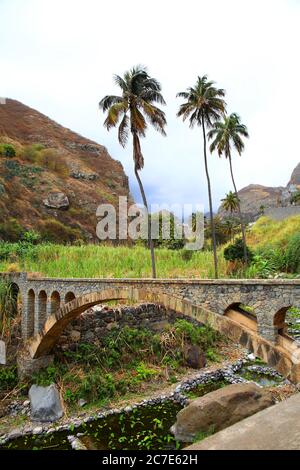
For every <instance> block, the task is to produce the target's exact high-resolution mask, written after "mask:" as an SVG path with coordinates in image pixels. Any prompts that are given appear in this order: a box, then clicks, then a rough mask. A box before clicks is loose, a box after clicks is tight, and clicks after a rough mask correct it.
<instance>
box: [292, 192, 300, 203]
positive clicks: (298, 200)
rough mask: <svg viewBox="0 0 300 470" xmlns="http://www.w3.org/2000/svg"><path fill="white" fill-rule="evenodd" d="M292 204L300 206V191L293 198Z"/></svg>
mask: <svg viewBox="0 0 300 470" xmlns="http://www.w3.org/2000/svg"><path fill="white" fill-rule="evenodd" d="M291 204H300V191H296V192H295V193H294V194H293V195H292V196H291Z"/></svg>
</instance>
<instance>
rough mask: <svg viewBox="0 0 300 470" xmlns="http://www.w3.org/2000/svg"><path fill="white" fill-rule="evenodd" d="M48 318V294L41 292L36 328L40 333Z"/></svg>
mask: <svg viewBox="0 0 300 470" xmlns="http://www.w3.org/2000/svg"><path fill="white" fill-rule="evenodd" d="M46 317H47V294H46V292H45V291H44V290H41V291H40V293H39V296H38V318H37V325H36V328H37V329H38V331H40V330H41V329H42V328H43V325H44V323H45V321H46Z"/></svg>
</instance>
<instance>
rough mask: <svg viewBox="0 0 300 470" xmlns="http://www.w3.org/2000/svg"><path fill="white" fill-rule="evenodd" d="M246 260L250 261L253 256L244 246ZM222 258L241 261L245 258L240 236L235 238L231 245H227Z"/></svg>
mask: <svg viewBox="0 0 300 470" xmlns="http://www.w3.org/2000/svg"><path fill="white" fill-rule="evenodd" d="M246 251H247V260H249V261H251V259H252V258H253V253H252V251H251V250H250V249H249V248H248V247H247V246H246ZM224 258H225V259H226V260H227V261H242V260H243V259H244V258H245V245H244V241H243V240H242V239H241V238H237V239H236V240H235V242H234V243H233V244H232V245H229V246H227V247H226V248H225V250H224Z"/></svg>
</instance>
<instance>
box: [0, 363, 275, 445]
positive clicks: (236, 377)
mask: <svg viewBox="0 0 300 470" xmlns="http://www.w3.org/2000/svg"><path fill="white" fill-rule="evenodd" d="M230 374H231V375H230ZM198 377H199V378H198V380H196V382H195V381H192V382H191V381H188V382H185V383H184V384H182V385H180V386H179V387H177V389H176V390H177V394H178V393H179V394H180V397H181V398H180V397H179V396H178V397H177V396H176V393H175V394H173V396H172V397H171V398H168V397H166V399H164V400H160V399H159V398H158V399H153V400H151V403H147V402H146V403H141V404H139V405H135V406H133V407H131V408H130V410H128V409H125V410H117V412H115V413H114V414H108V415H106V416H104V417H102V418H97V419H95V420H93V421H91V422H87V423H82V424H81V425H80V426H79V427H76V429H75V426H74V428H72V426H70V427H69V430H67V431H56V432H53V433H49V434H47V433H46V434H45V433H43V434H38V435H26V436H23V437H20V438H17V439H14V440H11V441H9V442H7V443H6V444H4V445H2V446H0V449H28V450H29V449H31V450H32V449H33V450H71V449H72V446H71V443H70V440H69V439H68V436H70V435H73V436H76V437H78V439H79V441H80V443H82V444H83V445H84V446H85V447H86V448H88V449H93V450H112V449H122V450H152V449H155V450H172V449H181V448H183V447H185V446H186V445H187V444H185V443H182V442H179V441H175V439H174V437H173V435H172V434H171V433H170V427H171V426H172V425H173V424H174V422H175V421H176V415H177V413H178V412H179V411H180V410H181V409H182V408H183V407H184V403H183V401H184V400H186V399H193V398H197V397H201V396H203V395H205V394H206V393H209V392H211V391H213V390H217V389H219V388H221V387H224V386H226V385H228V384H230V383H238V382H245V381H252V382H256V383H257V384H258V385H260V386H262V387H266V386H268V387H270V386H278V385H280V384H281V383H283V382H284V378H283V377H282V376H280V374H278V373H277V372H276V371H275V370H274V369H271V368H269V367H268V366H266V364H263V363H261V362H259V361H241V362H240V363H239V365H238V366H236V367H234V368H232V369H231V372H230V373H229V375H228V370H226V373H224V371H222V370H219V371H217V373H216V372H214V373H202V374H199V376H198ZM199 381H200V383H199ZM179 398H180V399H179Z"/></svg>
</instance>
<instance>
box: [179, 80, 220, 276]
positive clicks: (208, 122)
mask: <svg viewBox="0 0 300 470" xmlns="http://www.w3.org/2000/svg"><path fill="white" fill-rule="evenodd" d="M177 96H178V97H180V98H184V99H185V100H186V101H185V103H183V104H181V106H180V108H179V111H178V113H177V116H178V117H182V119H183V121H185V120H186V119H187V118H189V122H190V127H191V128H193V127H194V126H195V125H197V126H200V127H202V133H203V150H204V164H205V172H206V178H207V188H208V200H209V212H210V226H211V234H212V248H213V252H214V268H215V277H216V278H217V277H218V260H217V244H216V231H215V225H214V219H213V207H212V194H211V184H210V177H209V171H208V164H207V150H206V128H211V127H212V126H213V123H214V122H215V121H217V120H219V119H220V118H221V116H222V115H223V114H224V112H225V106H226V104H225V101H224V99H223V97H224V96H225V91H224V90H222V89H220V88H216V87H215V86H214V82H213V81H209V80H208V78H207V75H204V76H203V77H198V79H197V82H196V84H195V86H194V87H190V88H188V89H187V90H186V91H183V92H180V93H178V94H177Z"/></svg>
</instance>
